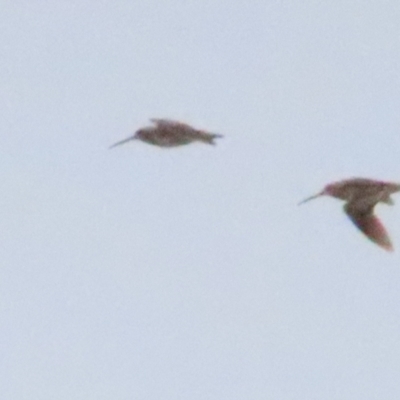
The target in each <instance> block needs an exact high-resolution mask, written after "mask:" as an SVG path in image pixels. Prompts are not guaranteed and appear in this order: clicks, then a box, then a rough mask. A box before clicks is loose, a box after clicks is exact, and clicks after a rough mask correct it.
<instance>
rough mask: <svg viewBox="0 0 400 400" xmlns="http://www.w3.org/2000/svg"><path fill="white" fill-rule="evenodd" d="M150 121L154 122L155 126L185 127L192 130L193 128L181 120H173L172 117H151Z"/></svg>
mask: <svg viewBox="0 0 400 400" xmlns="http://www.w3.org/2000/svg"><path fill="white" fill-rule="evenodd" d="M150 122H152V123H153V124H156V125H157V126H160V127H169V128H171V127H175V128H178V127H179V128H185V129H190V130H193V128H192V127H191V126H190V125H188V124H185V123H183V122H179V121H174V120H172V119H166V118H151V119H150Z"/></svg>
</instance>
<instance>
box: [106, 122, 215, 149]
mask: <svg viewBox="0 0 400 400" xmlns="http://www.w3.org/2000/svg"><path fill="white" fill-rule="evenodd" d="M150 121H151V122H152V123H153V125H152V126H148V127H145V128H141V129H139V130H138V131H136V132H135V133H134V134H133V135H132V136H130V137H128V138H126V139H124V140H121V141H120V142H117V143H114V144H113V145H112V146H110V148H113V147H115V146H119V145H121V144H124V143H126V142H129V141H131V140H136V139H137V140H141V141H142V142H145V143H149V144H152V145H155V146H159V147H177V146H183V145H185V144H189V143H192V142H196V141H197V142H203V143H207V144H213V145H214V144H215V142H214V139H216V138H221V137H222V135H219V134H216V133H210V132H206V131H202V130H199V129H195V128H193V127H191V126H190V125H188V124H185V123H182V122H178V121H172V120H169V119H156V118H154V119H151V120H150Z"/></svg>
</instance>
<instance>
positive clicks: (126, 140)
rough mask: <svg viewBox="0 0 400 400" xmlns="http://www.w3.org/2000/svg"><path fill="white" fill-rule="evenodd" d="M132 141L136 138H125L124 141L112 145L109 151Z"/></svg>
mask: <svg viewBox="0 0 400 400" xmlns="http://www.w3.org/2000/svg"><path fill="white" fill-rule="evenodd" d="M133 139H136V138H135V137H134V136H129V137H128V138H126V139H124V140H120V141H119V142H117V143H114V144H112V145H111V146H110V147H109V149H112V148H114V147H116V146H120V145H121V144H124V143H127V142H130V141H131V140H133Z"/></svg>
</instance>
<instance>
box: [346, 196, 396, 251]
mask: <svg viewBox="0 0 400 400" xmlns="http://www.w3.org/2000/svg"><path fill="white" fill-rule="evenodd" d="M374 207H375V204H373V205H371V204H365V203H364V204H363V203H361V202H354V203H353V202H350V203H347V204H345V206H344V211H345V212H346V214H347V215H348V216H349V218H350V219H351V220H352V221H353V223H354V224H355V225H356V226H357V228H358V229H360V231H361V232H363V233H364V234H365V235H366V236H367V237H368V238H369V239H370V240H372V241H373V242H374V243H376V244H377V245H378V246H381V247H383V248H384V249H385V250H388V251H393V245H392V242H391V241H390V238H389V235H388V233H387V231H386V229H385V227H384V226H383V224H382V222H381V221H380V220H379V219H378V218H377V217H376V216H375V215H374Z"/></svg>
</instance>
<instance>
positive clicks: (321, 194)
mask: <svg viewBox="0 0 400 400" xmlns="http://www.w3.org/2000/svg"><path fill="white" fill-rule="evenodd" d="M324 194H325V193H324V192H320V193H317V194H314V196H310V197H307V198H306V199H304V200H302V201H300V203H298V204H297V205H298V206H299V205H300V204H303V203H307V201H310V200H313V199H316V198H317V197H320V196H323V195H324Z"/></svg>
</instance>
